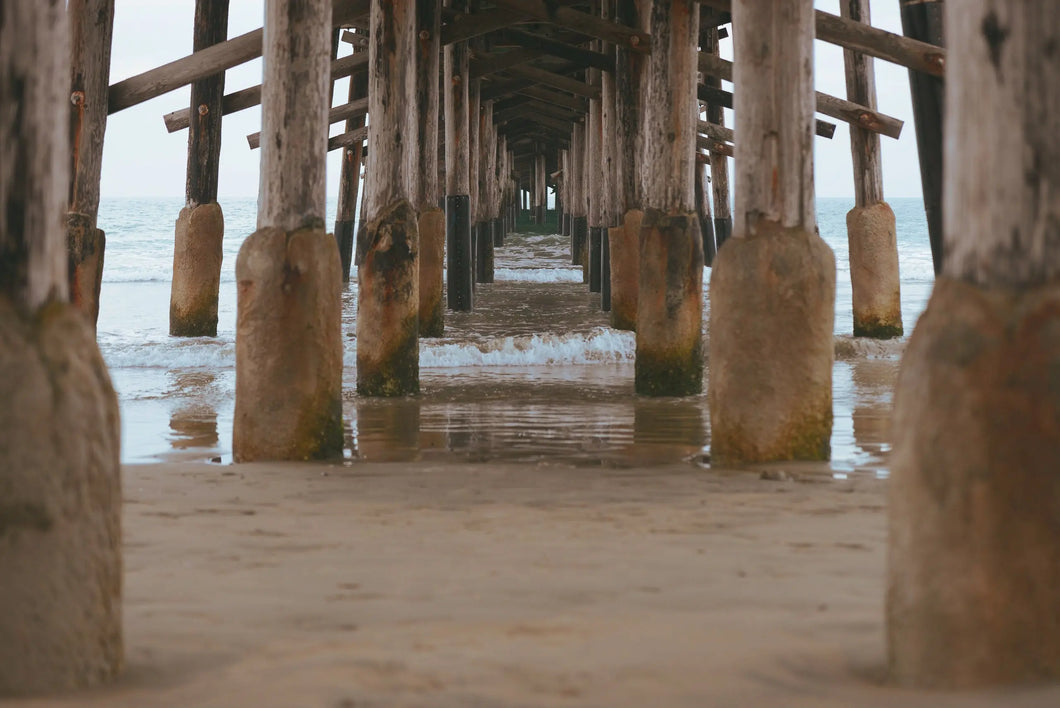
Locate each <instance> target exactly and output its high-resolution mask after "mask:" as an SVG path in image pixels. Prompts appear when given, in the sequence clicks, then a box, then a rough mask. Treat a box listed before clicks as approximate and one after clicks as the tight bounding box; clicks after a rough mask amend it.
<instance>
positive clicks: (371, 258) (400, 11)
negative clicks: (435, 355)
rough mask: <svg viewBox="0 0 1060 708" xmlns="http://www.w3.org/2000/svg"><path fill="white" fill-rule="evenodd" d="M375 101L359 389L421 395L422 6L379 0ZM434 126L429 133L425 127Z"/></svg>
mask: <svg viewBox="0 0 1060 708" xmlns="http://www.w3.org/2000/svg"><path fill="white" fill-rule="evenodd" d="M371 17H372V19H371V29H370V31H369V35H368V36H369V45H368V52H369V71H368V100H369V115H370V116H371V120H372V130H371V131H370V132H369V135H368V154H369V156H370V159H371V161H372V163H371V170H372V178H371V180H369V181H368V183H367V184H366V185H365V202H364V209H365V211H364V223H365V239H364V241H363V243H362V244H360V246H359V248H360V250H361V254H360V255H361V258H360V265H359V266H358V268H357V280H358V290H357V392H358V393H359V394H360V395H362V396H406V395H410V394H415V393H418V392H419V390H420V368H419V353H420V350H419V307H420V295H419V287H420V272H419V221H418V215H417V213H416V209H415V206H414V205H413V204H412V201H413V200H415V199H416V198H417V195H418V194H420V193H421V187H420V180H422V179H424V178H426V176H425V175H423V174H421V171H420V166H419V159H420V150H419V148H420V146H419V144H418V137H419V130H418V123H419V115H420V113H419V107H418V106H417V97H416V52H417V48H416V43H417V18H416V7H415V3H391V2H386V1H385V0H372V16H371ZM425 129H426V128H425Z"/></svg>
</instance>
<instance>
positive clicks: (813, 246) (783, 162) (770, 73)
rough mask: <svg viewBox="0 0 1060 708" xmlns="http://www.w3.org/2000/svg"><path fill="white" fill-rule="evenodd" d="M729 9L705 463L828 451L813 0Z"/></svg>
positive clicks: (817, 455)
mask: <svg viewBox="0 0 1060 708" xmlns="http://www.w3.org/2000/svg"><path fill="white" fill-rule="evenodd" d="M732 7H733V30H734V32H735V36H734V41H735V44H736V48H737V50H736V51H737V54H739V55H740V57H741V58H740V60H739V61H738V62H737V63H736V67H735V69H736V76H735V77H734V78H735V79H736V81H735V83H736V85H737V86H739V90H738V91H737V92H736V96H735V99H736V105H735V113H736V120H737V127H736V130H737V134H738V135H740V140H739V141H738V142H737V143H736V190H735V191H736V198H737V204H736V214H737V219H736V223H735V224H734V228H735V230H734V233H733V237H732V238H731V239H730V240H729V241H727V242H726V243H725V245H723V246H722V247H721V248H719V249H718V256H717V259H716V260H715V262H714V268H713V269H712V271H711V278H710V301H711V307H710V335H711V336H710V366H711V372H710V417H711V459H712V461H716V462H719V463H722V464H728V463H739V462H752V461H765V460H791V459H828V456H829V452H830V438H831V432H832V364H833V358H834V344H833V334H832V331H833V323H834V318H835V278H836V275H835V257H834V256H833V255H832V251H831V249H829V248H828V246H827V245H826V244H825V243H824V241H822V240H821V238H820V236H818V235H817V234H816V215H815V209H814V186H813V136H814V117H813V116H814V90H813V38H814V10H813V2H812V0H798V1H797V2H790V3H782V4H780V3H777V4H772V3H756V2H751V1H750V0H737V1H736V2H735V3H733V6H732ZM761 37H772V38H774V41H773V42H770V43H768V44H765V43H762V42H761ZM742 46H754V47H756V48H757V49H758V50H760V51H753V52H747V53H743V54H741V53H740V51H741V50H740V47H742ZM767 105H768V106H769V108H770V109H769V110H763V109H762V106H767ZM791 293H799V297H797V298H794V297H792V296H791Z"/></svg>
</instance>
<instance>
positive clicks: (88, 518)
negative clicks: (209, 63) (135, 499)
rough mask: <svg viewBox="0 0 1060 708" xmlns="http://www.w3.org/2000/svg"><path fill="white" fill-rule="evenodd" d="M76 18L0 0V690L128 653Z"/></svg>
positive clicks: (113, 405) (49, 6) (56, 6)
mask: <svg viewBox="0 0 1060 708" xmlns="http://www.w3.org/2000/svg"><path fill="white" fill-rule="evenodd" d="M74 6H75V7H74V9H76V10H78V11H81V10H83V9H84V8H83V6H81V5H78V4H76V3H75V4H74ZM104 9H105V8H104ZM80 19H81V20H82V21H83V20H84V19H85V18H84V17H81V18H80ZM68 27H69V24H68V17H67V5H66V3H65V2H61V1H59V0H49V1H43V0H7V2H5V3H3V5H2V7H0V106H3V109H0V175H2V177H0V204H3V206H4V212H3V216H2V217H0V369H2V371H3V374H2V375H0V400H3V405H0V430H3V443H2V444H0V490H2V492H0V607H2V608H3V609H2V611H0V697H10V696H25V695H30V694H41V693H54V692H56V691H68V690H71V689H74V688H81V687H85V686H91V685H94V684H98V683H102V682H106V681H109V680H111V679H112V678H113V677H114V676H115V675H116V674H117V673H118V672H119V671H120V670H121V667H122V662H123V657H122V653H123V652H122V643H123V640H122V555H121V553H122V550H121V535H122V534H121V506H122V498H121V496H122V495H121V476H120V475H121V471H120V463H119V448H120V440H119V436H120V425H119V414H118V402H117V397H116V396H115V394H114V390H113V388H112V387H111V384H110V378H109V376H108V374H107V368H106V365H105V364H104V362H103V358H102V357H101V356H100V352H99V348H98V346H97V344H96V338H95V332H94V331H93V325H92V324H91V323H90V322H89V321H88V320H87V318H86V317H84V315H83V314H82V312H80V311H79V310H78V309H76V308H75V307H73V306H71V304H70V303H69V293H70V290H69V288H70V281H69V277H68V276H69V273H68V258H69V254H68V250H67V239H66V236H65V234H64V229H63V224H62V214H63V212H64V210H65V208H66V206H67V205H68V203H69V202H68V199H69V191H68V190H69V189H70V185H69V176H70V172H71V167H70V152H69V143H68V142H67V140H68V134H67V132H66V131H67V128H68V124H67V121H68V117H67V116H66V115H65V114H64V113H63V110H62V107H64V106H69V105H70V103H69V100H70V94H69V91H68V81H69V77H70V73H69V72H70V54H69V48H70V46H69V41H70V33H69V32H68ZM108 27H109V24H108ZM79 41H81V43H82V48H84V47H85V38H83V37H82V38H80V40H79ZM106 46H107V49H108V51H109V34H108V35H107V41H106ZM97 49H100V50H102V47H100V46H97ZM104 71H105V68H104ZM103 88H104V95H105V88H106V83H105V78H104V83H103ZM90 93H91V92H90ZM93 100H95V99H93ZM81 107H82V108H85V107H88V106H87V104H86V103H84V102H83V103H82V104H81ZM88 108H90V109H91V108H92V107H88ZM103 110H104V113H103V115H104V116H105V115H106V113H105V110H106V109H105V107H104V109H103ZM83 125H86V126H91V125H93V124H92V123H91V122H88V123H85V124H83ZM97 127H99V129H100V132H99V133H98V134H96V133H95V132H94V131H92V130H88V131H87V133H88V134H91V137H92V138H93V139H94V138H96V137H101V136H102V126H101V125H98V126H97ZM76 157H77V156H76V155H75V158H76ZM75 161H76V159H75ZM82 164H84V163H82ZM83 174H84V173H83ZM97 174H98V173H97ZM95 189H96V190H98V183H97V184H96V186H95ZM92 191H93V190H92V189H91V188H90V186H89V185H85V186H84V191H82V192H80V194H81V195H82V196H81V197H80V199H82V201H80V202H77V203H78V204H80V205H82V206H85V205H86V204H87V202H86V201H84V199H86V197H85V196H84V195H85V193H86V192H88V193H91V192H92ZM95 194H96V198H97V199H98V191H97V192H95ZM93 215H94V211H93Z"/></svg>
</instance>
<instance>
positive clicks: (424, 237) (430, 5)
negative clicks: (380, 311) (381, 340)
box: [415, 0, 445, 337]
mask: <svg viewBox="0 0 1060 708" xmlns="http://www.w3.org/2000/svg"><path fill="white" fill-rule="evenodd" d="M441 23H442V9H441V7H440V4H439V3H438V2H437V0H416V27H417V36H416V50H417V55H416V107H417V112H416V128H417V143H418V145H419V150H418V152H417V153H416V160H417V162H418V164H417V166H416V170H417V171H418V173H419V179H418V180H417V182H416V183H417V185H418V188H417V190H416V192H415V197H416V199H415V205H416V208H417V210H418V211H419V222H418V225H419V235H420V245H419V279H420V283H419V286H420V287H419V290H420V292H419V328H420V336H421V337H441V336H442V334H443V332H444V331H445V305H444V301H443V300H444V299H443V297H442V294H443V292H444V289H445V285H444V272H443V270H444V268H443V266H444V263H445V212H443V211H442V209H440V208H439V207H438V202H439V200H440V198H441V194H442V189H441V184H440V181H439V178H438V123H439V121H438V112H439V95H438V91H439V88H438V84H439V80H438V75H439V71H440V70H441V67H440V63H441V48H442V47H441V34H442V25H441Z"/></svg>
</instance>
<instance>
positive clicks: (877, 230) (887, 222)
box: [839, 0, 902, 339]
mask: <svg viewBox="0 0 1060 708" xmlns="http://www.w3.org/2000/svg"><path fill="white" fill-rule="evenodd" d="M839 8H840V10H841V14H842V15H843V17H847V18H849V19H852V20H856V21H858V22H864V23H866V24H868V23H869V2H868V0H842V1H841V2H840V3H839ZM843 60H844V62H845V65H846V80H847V98H848V99H849V100H851V101H853V102H854V103H857V104H860V105H862V106H868V107H869V108H871V109H872V110H876V72H875V70H874V69H873V65H872V57H867V56H865V55H864V54H861V53H859V52H854V51H851V50H849V49H845V50H843ZM850 153H851V157H852V158H853V161H854V198H855V201H854V208H853V209H851V210H850V212H849V213H848V214H847V239H848V242H849V250H850V284H851V288H852V291H853V301H854V302H853V304H854V336H855V337H875V338H877V339H889V338H891V337H900V336H902V298H901V285H900V282H899V277H898V241H897V237H896V234H895V222H894V212H893V211H892V210H891V207H890V206H889V205H888V204H887V203H886V202H885V201H883V169H882V166H881V164H880V136H879V133H874V132H872V131H869V130H865V129H864V128H859V127H858V126H856V125H852V126H850Z"/></svg>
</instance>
